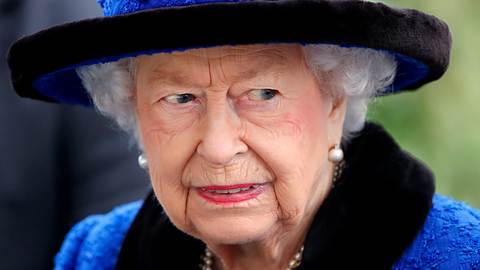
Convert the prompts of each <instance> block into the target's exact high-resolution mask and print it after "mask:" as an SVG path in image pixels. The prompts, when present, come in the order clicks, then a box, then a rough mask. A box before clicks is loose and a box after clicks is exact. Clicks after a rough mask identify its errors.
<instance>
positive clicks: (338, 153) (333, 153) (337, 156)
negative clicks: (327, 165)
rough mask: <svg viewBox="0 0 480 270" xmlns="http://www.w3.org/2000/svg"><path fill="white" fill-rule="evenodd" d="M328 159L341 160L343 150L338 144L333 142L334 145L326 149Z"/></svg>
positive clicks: (335, 161)
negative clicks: (328, 149)
mask: <svg viewBox="0 0 480 270" xmlns="http://www.w3.org/2000/svg"><path fill="white" fill-rule="evenodd" d="M328 160H330V161H331V162H333V163H338V162H340V161H342V160H343V150H342V149H341V148H340V145H338V144H335V146H334V147H332V148H331V149H330V151H328Z"/></svg>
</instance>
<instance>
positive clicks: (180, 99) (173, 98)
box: [165, 94, 195, 104]
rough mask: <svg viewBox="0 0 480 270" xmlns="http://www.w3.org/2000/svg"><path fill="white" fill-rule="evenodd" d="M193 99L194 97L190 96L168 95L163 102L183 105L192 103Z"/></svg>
mask: <svg viewBox="0 0 480 270" xmlns="http://www.w3.org/2000/svg"><path fill="white" fill-rule="evenodd" d="M194 99H195V96H194V95H192V94H175V95H170V96H166V97H165V100H166V101H167V102H169V103H174V104H185V103H188V102H191V101H193V100H194Z"/></svg>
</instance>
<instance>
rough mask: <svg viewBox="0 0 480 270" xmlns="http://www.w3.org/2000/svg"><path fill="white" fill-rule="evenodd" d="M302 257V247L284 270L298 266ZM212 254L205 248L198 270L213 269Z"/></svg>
mask: <svg viewBox="0 0 480 270" xmlns="http://www.w3.org/2000/svg"><path fill="white" fill-rule="evenodd" d="M302 256H303V246H302V247H301V248H300V250H299V251H298V252H297V253H295V255H294V256H293V258H292V259H291V260H290V261H289V262H288V266H287V268H286V270H293V269H295V268H297V267H298V266H300V264H301V263H302ZM212 267H213V254H212V252H211V251H210V250H209V249H208V248H205V254H204V255H203V256H202V263H201V264H200V269H202V270H212V269H213V268H212Z"/></svg>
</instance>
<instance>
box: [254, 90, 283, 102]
mask: <svg viewBox="0 0 480 270" xmlns="http://www.w3.org/2000/svg"><path fill="white" fill-rule="evenodd" d="M277 94H278V91H277V90H275V89H254V90H251V91H250V92H248V99H250V100H254V101H261V100H269V99H272V98H274V97H275V96H276V95H277Z"/></svg>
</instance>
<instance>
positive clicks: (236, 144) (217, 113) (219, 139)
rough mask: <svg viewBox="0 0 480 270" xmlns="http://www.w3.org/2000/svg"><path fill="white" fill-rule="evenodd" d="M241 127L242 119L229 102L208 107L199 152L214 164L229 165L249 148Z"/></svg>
mask: <svg viewBox="0 0 480 270" xmlns="http://www.w3.org/2000/svg"><path fill="white" fill-rule="evenodd" d="M240 129H241V124H240V119H239V118H238V116H237V115H236V113H235V111H234V110H233V109H232V108H231V107H230V106H229V104H228V103H227V104H222V105H218V104H217V105H215V108H210V109H208V108H207V112H206V115H205V118H204V122H203V128H202V134H201V141H200V144H199V145H198V147H197V153H198V154H199V155H200V156H202V157H203V158H204V159H205V160H207V161H208V162H209V163H212V164H214V165H219V166H225V165H228V164H229V163H230V162H231V161H232V160H233V159H234V157H235V156H236V155H239V154H241V153H245V152H246V151H247V150H248V147H247V145H246V144H245V143H244V142H243V141H242V138H241V130H240Z"/></svg>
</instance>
